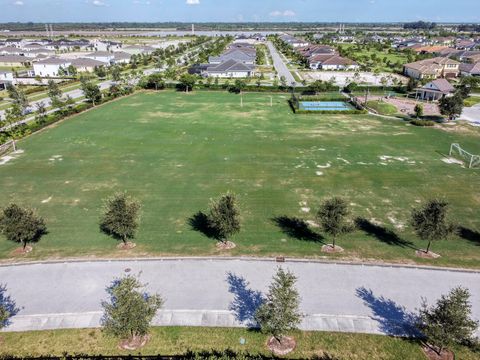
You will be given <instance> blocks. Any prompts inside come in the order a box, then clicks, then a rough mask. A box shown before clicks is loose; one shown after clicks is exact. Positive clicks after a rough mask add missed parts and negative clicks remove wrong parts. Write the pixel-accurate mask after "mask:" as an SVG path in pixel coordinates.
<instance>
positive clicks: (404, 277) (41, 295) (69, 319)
mask: <svg viewBox="0 0 480 360" xmlns="http://www.w3.org/2000/svg"><path fill="white" fill-rule="evenodd" d="M278 266H282V267H284V268H286V269H290V270H291V271H292V272H294V273H295V275H296V276H297V277H298V284H297V285H298V290H299V292H300V295H301V297H302V303H301V310H302V312H303V313H304V314H305V317H304V320H303V323H302V326H301V328H302V329H306V330H327V331H347V332H362V333H378V334H390V335H408V334H412V333H414V331H413V329H412V322H413V321H414V316H413V314H412V312H414V311H415V310H416V309H418V307H419V306H420V304H421V299H422V297H424V298H426V299H427V300H428V302H429V303H432V302H433V301H435V300H436V299H437V298H438V297H439V296H440V295H441V294H445V293H447V292H448V291H449V290H450V289H451V288H452V287H454V286H458V285H462V286H465V287H468V288H469V289H470V292H471V294H472V298H471V302H472V305H473V315H474V317H475V318H476V319H480V272H468V271H456V270H446V269H427V268H413V267H411V268H409V267H400V266H388V265H386V266H380V265H358V264H343V263H322V262H307V261H293V260H288V259H287V261H286V262H285V263H276V262H275V261H273V260H268V259H220V258H216V259H208V258H186V259H139V260H111V261H108V260H106V261H78V262H57V263H33V264H28V263H26V264H17V265H4V266H0V285H3V286H5V288H6V290H5V291H4V293H3V294H2V290H1V288H0V299H1V298H2V295H3V296H5V295H10V296H11V298H12V299H13V300H14V301H15V302H16V307H17V308H18V309H19V311H18V313H17V314H16V315H15V316H14V317H12V318H11V324H10V325H9V326H8V327H7V328H6V329H4V331H24V330H42V329H55V328H84V327H98V326H99V324H100V319H101V315H102V312H101V310H102V309H101V301H102V300H104V299H106V298H107V294H106V292H105V288H106V287H107V286H108V285H109V284H110V283H111V282H112V280H113V279H114V278H116V277H120V276H123V275H124V274H126V273H129V274H135V275H138V274H140V280H141V281H142V282H143V283H146V284H148V285H147V289H148V291H150V292H158V293H160V294H161V295H162V296H163V297H164V298H165V300H166V301H165V306H164V309H163V310H162V311H160V312H159V314H158V315H157V317H156V319H155V320H154V323H155V324H156V325H190V326H248V325H251V324H252V321H253V318H252V315H253V313H254V311H255V309H256V308H257V307H258V304H259V303H260V302H261V297H262V294H265V292H266V291H267V290H268V285H269V283H270V281H271V277H272V275H273V274H274V272H275V269H276V268H277V267H278ZM477 332H478V333H479V334H480V331H477Z"/></svg>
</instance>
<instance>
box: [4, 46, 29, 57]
mask: <svg viewBox="0 0 480 360" xmlns="http://www.w3.org/2000/svg"><path fill="white" fill-rule="evenodd" d="M23 53H24V51H23V50H22V49H20V48H18V47H15V46H4V47H1V48H0V55H23Z"/></svg>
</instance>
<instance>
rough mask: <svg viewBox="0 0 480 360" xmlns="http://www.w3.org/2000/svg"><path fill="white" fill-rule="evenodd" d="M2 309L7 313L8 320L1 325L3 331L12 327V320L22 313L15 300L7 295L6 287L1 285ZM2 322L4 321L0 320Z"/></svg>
mask: <svg viewBox="0 0 480 360" xmlns="http://www.w3.org/2000/svg"><path fill="white" fill-rule="evenodd" d="M0 308H2V309H3V310H4V311H6V312H7V316H6V319H3V321H2V322H1V323H0V329H1V328H4V327H7V326H8V325H10V324H11V320H10V319H11V318H12V317H13V316H15V315H17V314H18V312H19V311H20V309H19V308H17V304H16V302H15V300H13V299H12V297H11V296H10V295H7V287H6V286H5V285H0ZM1 320H2V319H0V321H1Z"/></svg>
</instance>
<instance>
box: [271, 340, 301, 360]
mask: <svg viewBox="0 0 480 360" xmlns="http://www.w3.org/2000/svg"><path fill="white" fill-rule="evenodd" d="M296 346H297V343H296V342H295V339H294V338H293V337H291V336H283V337H282V338H281V341H278V340H277V339H276V338H275V337H273V336H272V337H271V338H270V339H268V340H267V347H268V348H269V349H270V350H271V351H272V352H273V353H274V354H275V355H287V354H288V353H290V352H292V351H293V350H294V349H295V347H296Z"/></svg>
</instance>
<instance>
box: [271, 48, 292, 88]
mask: <svg viewBox="0 0 480 360" xmlns="http://www.w3.org/2000/svg"><path fill="white" fill-rule="evenodd" d="M267 47H268V50H269V51H270V54H271V55H272V59H273V66H274V67H275V70H277V73H278V77H281V76H285V79H286V80H287V84H288V85H291V84H292V83H295V78H294V77H293V75H292V73H291V72H290V70H288V68H287V65H286V64H285V62H284V61H283V59H282V58H281V56H280V54H279V53H278V51H277V49H276V48H275V46H274V45H273V44H272V42H271V41H267Z"/></svg>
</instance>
